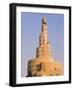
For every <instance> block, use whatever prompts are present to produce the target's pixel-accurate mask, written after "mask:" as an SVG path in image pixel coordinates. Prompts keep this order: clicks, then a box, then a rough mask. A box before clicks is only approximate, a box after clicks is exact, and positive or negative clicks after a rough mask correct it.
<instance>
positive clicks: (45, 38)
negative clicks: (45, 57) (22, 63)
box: [39, 16, 48, 45]
mask: <svg viewBox="0 0 73 90" xmlns="http://www.w3.org/2000/svg"><path fill="white" fill-rule="evenodd" d="M47 42H48V31H47V24H46V17H45V16H44V17H43V18H42V31H41V33H40V37H39V45H44V44H47Z"/></svg>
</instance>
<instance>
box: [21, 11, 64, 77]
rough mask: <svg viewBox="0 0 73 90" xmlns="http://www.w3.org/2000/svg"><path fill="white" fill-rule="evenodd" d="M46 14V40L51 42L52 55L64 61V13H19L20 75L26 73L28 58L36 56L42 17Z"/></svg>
mask: <svg viewBox="0 0 73 90" xmlns="http://www.w3.org/2000/svg"><path fill="white" fill-rule="evenodd" d="M43 16H46V19H47V27H48V40H49V42H50V44H51V51H52V56H53V57H54V58H55V59H56V60H59V61H61V62H62V63H64V15H63V14H49V13H45V14H44V13H27V12H22V13H21V64H22V65H21V76H22V77H24V76H26V75H27V65H28V61H29V60H30V59H33V58H35V57H36V48H37V47H38V45H39V35H40V32H41V25H42V17H43Z"/></svg>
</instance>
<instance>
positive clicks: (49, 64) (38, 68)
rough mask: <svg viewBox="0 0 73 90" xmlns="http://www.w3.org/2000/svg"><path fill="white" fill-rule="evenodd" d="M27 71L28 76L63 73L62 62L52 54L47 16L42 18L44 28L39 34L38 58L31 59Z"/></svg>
mask: <svg viewBox="0 0 73 90" xmlns="http://www.w3.org/2000/svg"><path fill="white" fill-rule="evenodd" d="M27 73H28V75H27V76H28V77H33V76H56V75H63V65H62V63H61V62H59V61H56V60H54V58H53V57H52V55H51V50H50V42H48V30H47V23H46V17H43V18H42V29H41V33H40V36H39V47H37V49H36V58H34V59H32V60H29V62H28V68H27Z"/></svg>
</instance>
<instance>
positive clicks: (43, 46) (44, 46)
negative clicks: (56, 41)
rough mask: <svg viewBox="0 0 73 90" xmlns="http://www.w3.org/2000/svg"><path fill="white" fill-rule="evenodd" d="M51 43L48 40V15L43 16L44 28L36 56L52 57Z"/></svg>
mask: <svg viewBox="0 0 73 90" xmlns="http://www.w3.org/2000/svg"><path fill="white" fill-rule="evenodd" d="M50 56H51V51H50V43H49V42H48V30H47V23H46V17H45V16H44V17H43V18H42V29H41V33H40V36H39V47H38V48H37V50H36V57H50Z"/></svg>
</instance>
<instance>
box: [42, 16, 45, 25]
mask: <svg viewBox="0 0 73 90" xmlns="http://www.w3.org/2000/svg"><path fill="white" fill-rule="evenodd" d="M42 24H46V17H45V16H43V18H42Z"/></svg>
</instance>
